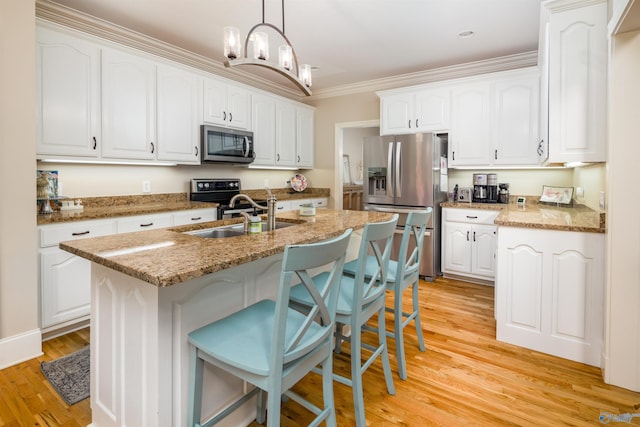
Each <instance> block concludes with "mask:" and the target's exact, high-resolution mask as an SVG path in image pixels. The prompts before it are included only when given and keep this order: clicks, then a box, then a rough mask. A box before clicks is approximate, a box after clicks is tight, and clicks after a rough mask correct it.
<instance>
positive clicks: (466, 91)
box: [449, 82, 491, 167]
mask: <svg viewBox="0 0 640 427" xmlns="http://www.w3.org/2000/svg"><path fill="white" fill-rule="evenodd" d="M451 93H452V94H451V98H452V101H451V108H452V110H451V132H450V134H449V166H451V167H455V166H463V165H490V164H491V151H490V150H491V139H490V138H491V132H490V130H491V129H490V126H491V113H490V108H491V84H490V83H489V82H478V83H468V84H464V85H460V86H456V87H454V88H453V89H452V91H451Z"/></svg>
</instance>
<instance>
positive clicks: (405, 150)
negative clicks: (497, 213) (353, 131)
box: [363, 133, 448, 280]
mask: <svg viewBox="0 0 640 427" xmlns="http://www.w3.org/2000/svg"><path fill="white" fill-rule="evenodd" d="M447 143H448V135H447V134H446V133H437V134H436V133H422V134H415V135H397V136H374V137H367V138H365V140H364V143H363V167H364V175H365V179H364V182H363V187H364V188H363V192H364V208H365V210H373V211H385V212H395V213H398V214H399V215H400V218H399V221H398V230H397V231H396V237H395V238H394V246H395V251H394V252H395V254H394V256H397V249H398V247H399V245H400V240H401V237H402V232H403V230H404V224H405V222H406V218H407V214H408V213H409V212H410V211H411V210H412V209H424V208H427V207H431V208H433V213H432V214H431V217H430V220H429V223H428V224H427V230H426V233H425V238H424V246H423V249H422V258H421V261H420V276H422V277H424V278H425V279H427V280H433V279H435V277H436V276H438V275H441V274H442V272H441V267H440V223H441V221H440V214H441V209H440V203H441V202H443V201H445V200H446V198H447V196H446V195H447V190H448V189H447V188H446V187H447V184H446V178H447V176H446V173H447V172H446V165H447V161H446V158H445V157H446V155H447ZM441 185H442V187H443V188H440V187H441Z"/></svg>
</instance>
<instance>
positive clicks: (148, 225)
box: [140, 222, 153, 227]
mask: <svg viewBox="0 0 640 427" xmlns="http://www.w3.org/2000/svg"><path fill="white" fill-rule="evenodd" d="M152 225H153V223H152V222H148V223H146V224H140V227H151V226H152Z"/></svg>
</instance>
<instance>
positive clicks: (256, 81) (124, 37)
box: [36, 0, 603, 103]
mask: <svg viewBox="0 0 640 427" xmlns="http://www.w3.org/2000/svg"><path fill="white" fill-rule="evenodd" d="M558 1H559V0H558ZM562 1H572V2H575V0H562ZM585 1H596V2H599V1H603V0H585ZM36 17H37V18H39V19H42V20H45V21H48V22H52V23H55V24H58V25H62V26H64V27H66V28H70V29H72V30H77V31H80V32H82V33H83V34H88V35H90V36H93V37H97V38H100V39H102V40H106V41H109V42H113V43H116V44H119V45H123V46H126V47H129V48H132V49H137V50H140V51H143V52H145V53H148V54H152V55H155V56H158V57H161V58H164V59H167V60H170V61H175V62H178V63H180V64H184V65H187V66H190V67H192V68H195V69H198V70H201V71H204V72H207V73H211V74H215V75H217V76H219V77H223V78H226V79H229V80H232V81H234V82H238V83H242V84H246V85H249V86H252V87H255V88H257V89H261V90H264V91H267V92H269V93H271V94H276V95H280V96H283V97H286V98H289V99H293V100H296V101H302V102H305V103H306V102H309V101H312V100H315V99H323V98H333V97H338V96H345V95H352V94H357V93H363V92H376V91H381V90H387V89H396V88H401V87H406V86H415V85H420V84H426V83H433V82H438V81H443V80H450V79H455V78H461V77H470V76H474V75H479V74H487V73H492V72H498V71H507V70H512V69H517V68H525V67H530V66H535V65H537V62H538V56H537V51H531V52H525V53H520V54H515V55H507V56H502V57H498V58H492V59H487V60H482V61H475V62H468V63H464V64H458V65H452V66H447V67H441V68H435V69H430V70H425V71H420V72H415V73H408V74H402V75H398V76H392V77H388V78H382V79H374V80H367V81H364V82H358V83H355V84H349V85H343V86H336V87H333V88H327V89H314V92H313V95H311V96H301V95H300V92H299V91H298V90H297V89H295V88H290V87H286V86H283V85H281V84H278V83H275V82H273V81H270V80H267V79H264V78H261V77H258V76H255V75H253V74H250V73H246V72H244V71H242V70H239V69H235V68H232V69H231V68H226V67H225V66H224V63H223V62H221V61H215V60H213V59H210V58H207V57H205V56H203V55H199V54H196V53H193V52H190V51H188V50H186V49H182V48H180V47H177V46H174V45H171V44H169V43H166V42H163V41H160V40H158V39H155V38H152V37H149V36H147V35H144V34H142V33H139V32H137V31H133V30H130V29H128V28H125V27H122V26H119V25H116V24H113V23H111V22H108V21H105V20H103V19H100V18H96V17H94V16H91V15H88V14H85V13H83V12H79V11H77V10H75V9H71V8H69V7H66V6H62V5H60V4H57V3H54V2H52V1H50V0H36Z"/></svg>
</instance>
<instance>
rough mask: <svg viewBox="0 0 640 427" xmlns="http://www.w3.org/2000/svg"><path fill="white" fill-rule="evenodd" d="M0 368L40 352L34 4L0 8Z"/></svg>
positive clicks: (15, 1) (23, 0)
mask: <svg viewBox="0 0 640 427" xmlns="http://www.w3.org/2000/svg"><path fill="white" fill-rule="evenodd" d="M0 40H2V42H1V43H0V182H2V190H1V192H0V194H2V203H3V206H2V209H0V368H2V367H4V366H7V365H10V364H13V363H15V362H17V361H20V360H25V359H29V358H32V357H35V356H37V355H39V354H40V353H41V343H40V338H41V337H40V332H39V330H38V285H37V281H38V274H37V271H38V270H37V255H36V254H37V252H36V251H37V249H36V245H37V238H36V209H35V204H34V203H35V168H34V166H35V145H36V144H35V141H36V133H35V130H36V126H35V110H36V98H35V3H34V0H2V2H1V3H0Z"/></svg>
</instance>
